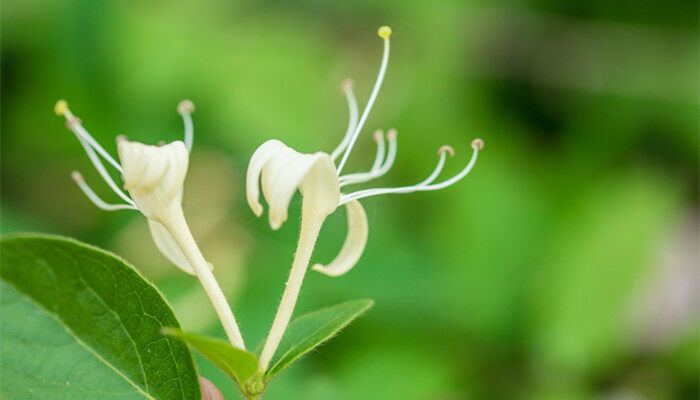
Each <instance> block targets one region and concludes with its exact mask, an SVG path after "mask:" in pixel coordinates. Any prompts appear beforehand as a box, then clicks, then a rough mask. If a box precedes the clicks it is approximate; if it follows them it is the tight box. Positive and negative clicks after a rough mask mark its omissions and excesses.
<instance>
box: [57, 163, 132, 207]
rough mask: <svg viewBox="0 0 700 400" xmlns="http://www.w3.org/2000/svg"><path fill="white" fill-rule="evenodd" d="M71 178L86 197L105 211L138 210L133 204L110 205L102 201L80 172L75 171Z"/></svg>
mask: <svg viewBox="0 0 700 400" xmlns="http://www.w3.org/2000/svg"><path fill="white" fill-rule="evenodd" d="M70 176H71V178H73V181H75V183H76V184H77V185H78V187H79V188H80V190H82V191H83V193H84V194H85V196H87V198H88V199H90V201H92V203H93V204H94V205H95V206H97V208H100V209H102V210H105V211H116V210H138V209H137V208H136V207H135V206H132V205H131V204H109V203H107V202H105V201H104V200H102V199H101V198H100V197H99V196H97V194H95V192H94V191H93V190H92V189H91V188H90V186H88V184H87V183H85V179H83V175H81V174H80V172H78V171H73V172H72V173H71V175H70Z"/></svg>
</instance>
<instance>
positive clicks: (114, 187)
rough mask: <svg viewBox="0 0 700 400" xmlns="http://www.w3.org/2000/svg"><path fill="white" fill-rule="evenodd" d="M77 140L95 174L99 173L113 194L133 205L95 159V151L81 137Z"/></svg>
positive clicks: (98, 159) (100, 162)
mask: <svg viewBox="0 0 700 400" xmlns="http://www.w3.org/2000/svg"><path fill="white" fill-rule="evenodd" d="M76 136H77V135H76ZM77 138H78V141H79V142H80V144H81V145H82V146H83V149H85V153H87V155H88V158H89V159H90V161H92V165H94V166H95V169H96V170H97V172H99V174H100V176H101V177H102V179H104V180H105V182H107V185H108V186H109V187H110V188H111V189H112V190H113V191H114V193H116V194H117V196H119V197H121V198H122V199H123V200H124V201H126V202H127V203H129V204H131V205H134V201H133V200H131V199H130V198H129V196H127V195H126V194H125V193H124V192H122V190H121V189H119V186H117V184H116V183H115V182H114V180H113V179H112V177H111V176H110V175H109V173H108V172H107V169H106V168H105V167H104V164H102V161H100V158H99V157H97V154H96V153H95V150H93V148H92V147H90V144H89V143H87V142H86V141H85V140H84V139H83V138H82V137H81V136H77Z"/></svg>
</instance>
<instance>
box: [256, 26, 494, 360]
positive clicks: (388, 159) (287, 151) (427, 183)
mask: <svg viewBox="0 0 700 400" xmlns="http://www.w3.org/2000/svg"><path fill="white" fill-rule="evenodd" d="M378 34H379V36H380V37H381V38H382V39H383V43H384V52H383V56H382V61H381V66H380V68H379V74H378V77H377V80H376V82H375V84H374V87H373V89H372V92H371V94H370V97H369V100H368V102H367V105H366V106H365V108H364V111H363V113H362V115H361V117H360V118H359V120H358V107H357V102H356V100H355V95H354V93H353V91H352V82H351V81H346V82H344V83H343V86H342V89H343V92H344V94H345V96H346V99H347V102H348V110H349V114H350V116H349V122H348V126H347V129H346V132H345V135H344V137H343V139H342V140H341V142H340V144H339V145H338V146H337V147H336V148H335V149H334V150H333V151H332V152H331V153H330V154H328V153H324V152H316V153H313V154H303V153H299V152H297V151H296V150H294V149H292V148H290V147H288V146H287V145H285V144H284V143H282V142H281V141H279V140H268V141H266V142H265V143H263V144H262V145H261V146H260V147H259V148H258V149H257V150H256V151H255V152H254V154H253V156H252V157H251V160H250V164H249V166H248V172H247V176H246V195H247V201H248V204H249V205H250V207H251V209H252V210H253V212H254V213H255V214H256V215H257V216H261V215H262V213H263V206H262V205H261V204H260V187H262V194H263V196H264V197H265V200H266V201H267V204H268V207H269V213H268V220H269V223H270V226H271V227H272V229H275V230H276V229H279V228H280V226H282V224H283V223H284V222H285V221H286V220H287V216H288V214H287V209H288V208H289V204H290V202H291V199H292V197H293V196H294V194H295V193H296V191H297V189H298V190H299V191H300V192H301V195H302V217H301V232H300V235H299V244H298V248H297V252H296V254H295V257H294V262H293V264H292V269H291V271H290V275H289V280H288V281H287V285H286V286H287V287H286V289H285V291H284V294H283V296H282V301H281V303H280V307H279V309H278V311H277V315H276V316H275V320H274V322H273V325H272V328H271V330H270V333H269V335H268V338H267V341H266V342H265V346H264V347H263V350H262V353H261V356H260V364H259V365H260V370H261V371H264V370H265V369H266V368H267V365H268V363H269V361H270V360H271V358H272V356H273V355H274V352H275V350H276V349H277V346H278V345H279V342H280V340H281V338H282V335H283V334H284V330H285V329H286V326H287V324H288V323H289V319H290V318H291V315H292V312H293V309H294V305H295V303H296V299H297V297H298V294H299V290H300V288H301V283H302V280H303V277H304V275H305V273H306V269H307V268H308V264H309V260H310V257H311V252H312V250H313V247H314V246H315V243H316V239H317V237H318V233H319V231H320V229H321V225H322V224H323V222H324V220H325V219H326V217H327V216H328V215H330V214H332V213H333V212H334V211H335V210H336V209H337V208H338V207H339V206H341V205H345V207H346V211H347V218H348V233H347V236H346V239H345V241H344V243H343V246H342V248H341V250H340V252H339V254H338V255H337V256H336V258H335V259H334V260H333V261H331V262H330V263H329V264H327V265H322V264H316V265H314V266H313V267H312V269H313V270H315V271H318V272H321V273H323V274H325V275H328V276H340V275H343V274H345V273H346V272H348V271H349V270H350V269H351V268H352V267H353V266H354V265H355V264H356V263H357V262H358V260H359V259H360V256H361V255H362V252H363V251H364V248H365V246H366V244H367V237H368V223H367V215H366V213H365V211H364V209H363V207H362V205H360V203H359V202H358V200H360V199H362V198H365V197H370V196H378V195H382V194H391V193H397V194H398V193H411V192H417V191H432V190H439V189H443V188H446V187H448V186H450V185H453V184H454V183H456V182H458V181H459V180H461V179H462V178H464V177H465V176H466V175H467V174H468V173H469V172H470V171H471V169H472V168H473V166H474V164H475V163H476V159H477V155H478V152H479V150H480V149H482V148H483V141H482V140H481V139H475V140H473V141H472V142H471V148H472V155H471V159H470V160H469V162H468V163H467V165H466V166H465V167H464V168H463V169H462V170H461V171H460V172H459V173H458V174H456V175H455V176H453V177H451V178H449V179H446V180H444V181H442V182H439V183H435V181H436V179H437V178H438V176H439V175H440V172H441V171H442V168H443V166H444V165H445V160H446V156H447V154H448V153H449V154H450V156H454V150H453V149H452V148H451V147H450V146H442V147H440V149H439V150H438V162H437V165H436V167H435V169H434V170H433V171H432V173H431V174H430V175H429V176H428V177H427V178H426V179H424V180H423V181H421V182H419V183H417V184H414V185H409V186H401V187H392V188H374V189H365V190H359V191H355V192H349V193H347V194H344V193H342V192H341V190H343V188H344V187H345V186H348V185H352V184H359V183H365V182H369V181H371V180H373V179H376V178H378V177H380V176H383V175H384V174H386V173H387V172H388V171H389V170H390V169H391V166H392V165H393V163H394V161H395V159H396V152H397V132H396V130H394V129H391V130H389V131H388V132H387V135H386V142H388V150H387V143H386V142H385V139H384V134H383V132H382V131H375V133H374V140H375V141H376V143H377V152H376V156H375V159H374V162H373V164H372V166H371V168H370V169H369V170H368V171H366V172H358V173H352V174H346V175H342V174H341V173H342V170H343V167H344V166H345V163H346V162H347V159H348V156H349V155H350V152H351V150H352V148H353V145H354V144H355V141H356V140H357V138H358V136H359V134H360V132H361V130H362V127H363V126H364V124H365V122H366V120H367V117H368V115H369V112H370V110H371V108H372V106H373V104H374V101H375V99H376V97H377V94H378V92H379V88H380V87H381V84H382V81H383V79H384V75H385V73H386V69H387V65H388V61H389V48H390V45H389V36H390V35H391V29H390V28H389V27H386V26H384V27H381V28H380V29H379V31H378ZM341 154H342V157H341ZM338 159H340V161H339V162H338V163H337V167H336V163H335V162H336V160H338Z"/></svg>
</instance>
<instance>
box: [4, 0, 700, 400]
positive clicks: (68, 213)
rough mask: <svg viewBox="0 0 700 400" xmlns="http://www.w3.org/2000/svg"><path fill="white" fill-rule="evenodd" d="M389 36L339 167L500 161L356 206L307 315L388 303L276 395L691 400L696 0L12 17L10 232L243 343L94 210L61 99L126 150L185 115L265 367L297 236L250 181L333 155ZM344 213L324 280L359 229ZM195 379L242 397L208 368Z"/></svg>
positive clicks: (192, 177)
mask: <svg viewBox="0 0 700 400" xmlns="http://www.w3.org/2000/svg"><path fill="white" fill-rule="evenodd" d="M383 24H388V25H391V26H392V28H393V30H394V34H393V35H392V56H391V60H390V63H389V70H388V75H387V79H386V81H385V85H384V87H383V90H382V92H381V93H380V96H379V98H378V101H377V104H376V106H375V108H374V110H373V113H372V114H371V116H370V118H369V120H368V123H367V125H366V128H365V132H364V135H363V136H361V137H360V140H359V141H358V145H357V146H356V147H355V150H354V151H353V154H352V156H351V158H350V161H349V164H348V167H346V171H350V172H352V171H360V170H365V169H367V168H368V167H369V165H370V164H371V162H372V160H373V157H374V143H373V142H372V140H371V139H370V137H371V132H372V131H373V130H374V129H377V128H384V129H386V128H389V127H396V128H397V129H398V132H399V151H398V157H397V162H396V164H395V167H394V169H393V170H392V172H391V173H390V174H388V175H387V176H386V177H384V178H382V179H381V181H380V182H376V183H374V184H372V185H369V186H367V187H376V186H397V185H405V184H412V183H415V182H418V181H420V180H422V179H423V178H424V177H425V176H427V175H428V174H429V172H430V171H432V168H433V166H434V163H435V162H436V155H435V151H436V150H437V148H439V147H440V146H441V145H443V144H450V145H452V146H453V147H454V148H455V149H456V151H457V155H456V157H454V158H452V159H449V160H448V164H447V167H446V170H445V171H446V172H445V176H447V175H448V174H451V173H454V172H456V171H458V170H459V169H461V168H462V166H463V165H464V163H465V162H466V161H467V159H468V155H469V147H468V143H469V141H471V140H472V139H473V138H475V137H481V138H483V139H484V141H485V143H486V147H485V149H484V151H483V152H482V153H481V154H480V158H479V161H478V163H477V165H476V167H475V168H474V170H473V171H472V173H471V174H470V175H469V176H468V177H467V178H466V179H465V180H464V181H462V182H460V183H459V184H457V185H455V186H453V187H451V188H449V189H447V190H443V191H439V192H428V193H415V194H411V195H397V196H385V197H379V198H370V199H367V200H365V201H363V205H364V207H365V209H366V210H367V213H368V216H369V219H370V239H369V243H368V245H367V249H366V252H365V254H364V255H363V257H362V259H361V260H360V262H359V264H358V265H357V266H356V267H355V268H354V269H353V270H352V271H351V272H350V273H348V274H347V275H345V276H343V277H340V278H329V277H326V276H322V275H320V274H317V273H315V272H310V273H309V274H308V275H307V280H306V281H305V283H304V287H303V289H302V293H301V297H300V301H299V304H298V308H297V312H296V313H297V315H300V314H301V313H304V312H308V311H311V310H314V309H317V308H320V307H323V306H328V305H332V304H335V303H338V302H341V301H344V300H349V299H354V298H367V297H369V298H374V299H376V305H375V307H374V308H373V309H372V310H371V311H370V312H369V313H368V314H367V315H366V316H365V317H363V318H361V319H360V320H358V321H357V322H356V323H354V324H353V325H351V326H350V327H348V328H346V329H345V331H344V332H343V334H342V335H340V336H339V337H337V338H335V339H334V340H333V341H331V342H330V343H329V344H327V345H325V346H323V347H321V348H320V350H318V351H317V352H314V353H312V354H311V355H309V356H307V357H306V358H305V359H304V360H302V361H301V362H299V363H298V364H297V365H295V366H294V367H293V368H291V369H290V370H288V371H287V372H285V373H284V374H283V375H281V376H280V377H279V378H278V379H277V380H275V381H273V383H272V385H271V386H270V388H269V390H268V395H267V396H266V399H270V400H275V399H311V400H314V399H319V400H320V399H339V400H344V399H347V400H351V399H408V400H411V399H421V400H424V399H425V400H427V399H441V400H450V399H545V400H546V399H552V400H555V399H556V400H558V399H625V400H626V399H635V400H636V399H696V398H698V336H697V327H698V313H697V304H698V297H697V293H698V279H697V277H698V267H697V259H696V257H697V243H698V234H697V232H698V231H697V221H698V219H697V216H698V201H697V192H698V165H697V154H698V152H697V150H698V139H697V138H698V136H697V134H698V129H697V127H698V114H697V113H698V96H697V94H698V65H697V63H698V40H697V39H698V3H697V2H696V1H678V2H657V1H651V0H638V1H629V0H623V1H605V0H593V1H582V0H564V1H551V0H525V1H513V0H511V1H502V2H490V1H433V2H428V1H405V0H403V1H398V0H386V1H377V0H372V1H369V0H360V1H333V2H325V1H320V0H303V1H297V2H292V1H280V0H265V1H250V0H243V1H223V0H213V1H194V0H191V1H136V0H119V1H116V0H114V1H88V0H61V1H46V0H32V1H23V0H6V1H4V2H2V75H3V79H2V108H1V121H2V126H1V128H2V231H3V233H8V232H15V231H40V232H50V233H56V234H63V235H69V236H74V237H77V238H79V239H81V240H84V241H87V242H89V243H93V244H96V245H98V246H101V247H104V248H106V249H109V250H112V251H114V252H116V253H118V254H120V255H123V256H124V257H125V258H127V259H128V260H130V261H131V262H132V263H134V264H135V265H136V266H137V267H138V268H139V269H141V270H142V271H144V273H145V274H146V275H147V276H148V277H150V278H151V279H153V280H154V281H155V282H157V283H158V284H159V286H160V287H161V288H162V289H163V291H164V292H165V293H166V296H167V297H168V299H169V300H170V301H171V303H172V304H173V306H174V308H175V311H176V313H177V314H178V315H179V317H180V318H181V320H182V321H183V324H184V325H185V327H186V328H187V329H189V330H194V331H199V332H208V333H210V334H214V335H218V336H222V337H223V336H224V335H223V331H222V330H221V329H220V327H219V325H218V322H217V320H216V318H215V315H214V313H213V312H212V311H211V309H210V307H209V306H208V304H207V302H206V299H205V297H204V295H203V294H202V291H201V289H200V287H199V286H198V285H197V283H196V281H195V280H194V279H193V278H191V277H190V276H187V275H185V274H183V273H181V272H180V271H179V270H178V269H177V268H175V267H173V266H171V265H169V264H168V262H167V261H166V260H165V259H164V258H163V257H162V256H161V255H160V253H158V251H157V250H156V248H155V246H154V245H153V244H152V242H151V239H150V237H149V235H148V230H147V227H146V221H145V219H144V218H143V217H142V216H141V215H138V214H137V213H135V212H129V211H120V212H114V213H106V212H102V211H100V210H98V209H97V208H95V207H94V206H93V205H92V204H91V203H89V202H88V200H87V199H86V198H85V197H84V196H83V195H82V193H80V191H79V190H78V189H77V188H76V187H75V186H74V184H73V183H72V182H71V180H70V177H69V175H70V172H71V171H72V170H73V169H77V170H79V171H81V172H82V173H83V174H84V175H85V177H86V179H87V181H88V182H89V183H90V184H91V185H92V186H93V188H95V190H96V191H97V192H98V193H99V194H100V195H102V196H103V198H105V199H109V200H110V201H114V200H116V197H115V196H113V195H110V192H109V189H108V188H107V186H106V185H104V184H102V182H101V180H100V178H99V176H98V174H97V173H96V172H95V171H94V169H93V168H92V167H91V165H90V164H89V161H88V159H87V157H85V155H84V153H83V152H82V149H81V148H80V145H79V143H78V142H77V140H76V139H75V138H74V137H73V135H72V133H70V132H69V131H67V130H66V129H65V127H64V122H63V121H62V120H61V119H60V118H58V117H57V116H55V115H54V114H53V105H54V103H55V101H56V100H57V99H59V98H65V99H67V100H68V101H69V103H70V105H71V109H72V110H73V111H74V112H75V113H76V115H77V116H79V117H81V118H82V121H83V123H84V125H85V126H86V128H87V129H88V130H89V131H90V132H91V133H92V134H93V135H94V136H95V138H96V139H97V140H98V141H100V142H101V143H102V144H103V145H105V147H106V148H107V149H108V150H109V151H111V152H113V154H116V151H115V144H114V137H115V136H116V135H117V134H126V135H127V136H128V137H129V138H131V139H133V140H139V141H143V142H146V143H156V142H157V141H159V140H165V141H171V140H175V139H179V138H181V135H182V121H181V120H180V118H179V116H178V115H177V113H176V111H175V107H176V105H177V103H178V102H179V101H180V100H181V99H183V98H189V99H192V100H193V101H194V103H195V104H196V106H197V110H196V112H195V114H194V123H195V148H194V152H193V156H192V160H191V169H190V172H189V175H188V181H187V183H186V194H185V199H184V205H185V210H186V213H187V214H188V218H189V219H190V222H191V224H192V227H193V230H194V232H195V236H196V237H197V238H198V239H199V241H200V242H201V244H202V247H203V250H204V253H205V255H206V257H207V258H208V259H209V260H211V261H212V262H213V263H214V264H215V265H216V267H217V269H216V274H217V276H218V277H219V278H220V279H221V281H222V282H223V285H224V286H225V290H226V291H227V292H228V295H229V298H230V300H231V302H232V305H233V309H234V312H235V313H236V316H237V318H238V319H239V321H240V323H241V325H242V329H243V332H244V336H245V339H246V341H247V343H248V345H249V347H254V345H255V344H256V343H259V342H260V341H262V340H263V338H264V337H265V334H266V331H267V329H268V327H269V324H270V323H271V321H272V317H273V315H274V312H275V308H276V304H277V302H278V300H279V298H280V296H281V291H282V288H283V285H284V282H285V280H286V276H287V273H288V269H289V266H290V264H291V260H292V255H293V252H294V248H295V241H296V235H297V232H298V219H299V198H298V197H297V198H296V200H295V201H294V202H293V205H292V207H291V214H290V219H289V221H288V222H287V223H286V224H285V225H284V226H283V227H282V229H281V230H280V231H278V232H273V231H271V230H270V228H269V226H268V224H267V220H266V218H255V217H254V215H253V213H252V212H251V211H250V209H249V208H248V207H247V205H246V204H245V199H244V195H245V193H244V177H245V169H246V167H247V161H248V158H249V157H250V155H251V154H252V153H253V151H254V150H255V148H256V147H257V146H258V145H259V144H261V143H262V142H263V141H265V140H267V139H271V138H277V139H280V140H282V141H284V142H285V143H287V144H288V145H290V146H292V147H294V148H296V149H298V150H299V151H303V152H313V151H317V150H324V151H330V150H332V149H333V148H334V147H335V145H336V144H337V142H338V141H339V140H340V138H341V136H342V134H343V132H344V129H345V125H346V121H347V111H346V105H345V101H344V99H343V97H342V95H341V91H340V83H341V82H342V80H343V79H345V78H348V77H350V78H353V79H354V81H355V87H356V93H357V95H358V99H359V101H360V104H361V106H362V105H364V103H365V102H366V100H367V97H368V95H369V91H370V89H371V85H372V84H373V82H374V79H375V76H376V71H377V69H378V66H379V61H380V56H381V40H380V39H379V38H378V37H377V35H376V30H377V27H378V26H380V25H383ZM345 224H346V221H345V216H344V211H341V212H338V213H336V214H335V215H333V216H332V217H331V218H330V219H329V220H328V222H327V223H326V225H325V226H324V230H323V232H322V235H321V239H320V243H319V245H318V247H317V250H316V252H315V254H314V257H313V260H312V262H313V261H316V262H328V261H330V260H331V259H332V257H334V255H335V254H336V253H337V251H338V250H339V248H340V246H341V244H342V241H343V238H344V234H345V232H346V226H345ZM198 363H199V366H200V369H201V373H202V375H204V376H206V377H208V378H209V379H211V380H212V381H214V382H215V383H216V384H217V385H218V386H219V387H220V388H221V390H222V391H223V392H224V394H225V396H226V398H227V399H235V398H238V397H237V396H238V394H237V393H236V392H235V388H234V386H233V385H232V383H231V382H229V381H228V380H227V379H226V378H225V377H224V375H223V374H222V373H219V372H218V371H217V370H216V368H215V367H213V366H212V365H211V364H209V363H208V362H207V361H206V360H204V359H202V358H198Z"/></svg>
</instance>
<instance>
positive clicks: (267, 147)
mask: <svg viewBox="0 0 700 400" xmlns="http://www.w3.org/2000/svg"><path fill="white" fill-rule="evenodd" d="M285 147H287V146H285V145H284V143H282V142H280V141H279V140H274V139H273V140H268V141H267V142H265V143H263V144H261V145H260V147H258V149H257V150H255V153H253V156H252V157H251V158H250V163H248V171H247V172H246V180H245V181H246V199H247V200H248V205H249V206H250V208H251V209H252V210H253V212H254V213H255V215H257V216H258V217H259V216H261V215H262V212H263V206H262V204H260V187H259V185H260V174H261V173H262V170H263V167H265V165H266V164H267V162H268V161H270V160H271V159H273V158H274V157H275V155H276V154H277V153H279V151H280V150H282V149H284V148H285Z"/></svg>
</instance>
